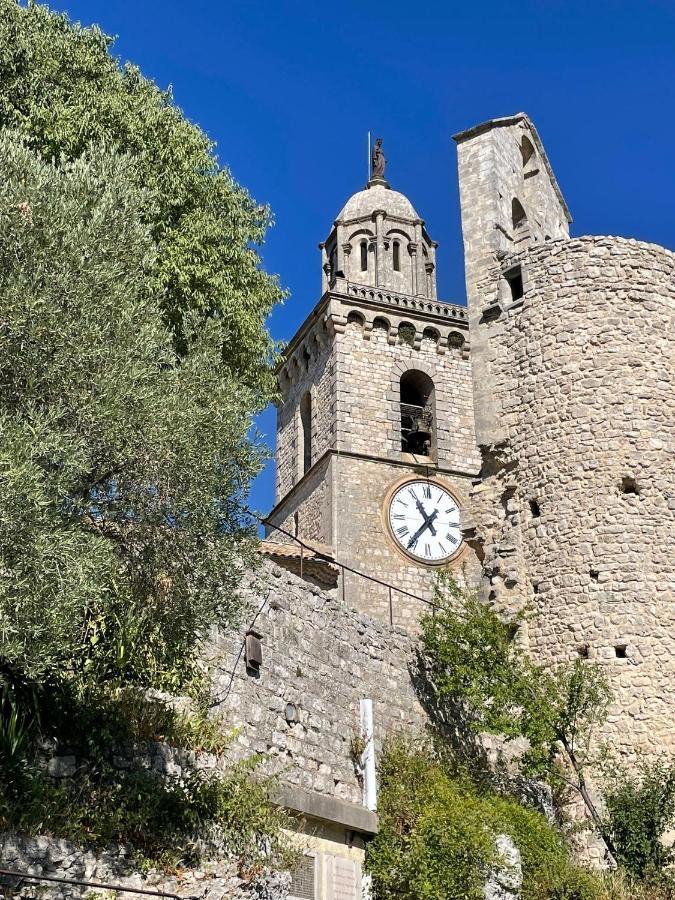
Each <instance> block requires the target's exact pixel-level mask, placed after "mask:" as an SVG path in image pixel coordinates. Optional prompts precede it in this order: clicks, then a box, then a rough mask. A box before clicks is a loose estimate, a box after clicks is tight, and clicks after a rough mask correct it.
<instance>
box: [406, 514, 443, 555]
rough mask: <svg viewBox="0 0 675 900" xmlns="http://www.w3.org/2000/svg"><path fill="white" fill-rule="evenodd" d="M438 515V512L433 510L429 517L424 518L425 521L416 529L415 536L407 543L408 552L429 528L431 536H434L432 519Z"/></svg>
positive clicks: (434, 530)
mask: <svg viewBox="0 0 675 900" xmlns="http://www.w3.org/2000/svg"><path fill="white" fill-rule="evenodd" d="M437 515H438V510H437V509H435V510H434V511H433V512H432V514H431V515H430V516H425V521H424V523H423V524H422V525H420V527H419V528H418V529H417V531H416V532H415V534H413V536H412V537H411V538H410V540H409V541H408V550H411V549H412V548H413V547H414V546H415V544H416V543H417V542H418V540H419V539H420V537H421V536H422V535H423V534H424V532H425V531H426V530H427V528H429V529H430V530H431V533H432V534H433V535H435V534H436V529H435V528H434V519H435V518H436V516H437Z"/></svg>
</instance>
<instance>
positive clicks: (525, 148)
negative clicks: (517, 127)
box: [520, 134, 536, 169]
mask: <svg viewBox="0 0 675 900" xmlns="http://www.w3.org/2000/svg"><path fill="white" fill-rule="evenodd" d="M520 155H521V156H522V159H523V169H529V168H530V165H531V164H532V162H533V161H534V160H535V159H536V150H535V149H534V144H533V143H532V141H531V140H530V139H529V137H528V136H527V135H526V134H524V135H523V137H522V140H521V142H520Z"/></svg>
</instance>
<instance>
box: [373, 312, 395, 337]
mask: <svg viewBox="0 0 675 900" xmlns="http://www.w3.org/2000/svg"><path fill="white" fill-rule="evenodd" d="M376 328H381V329H382V330H383V331H386V332H387V334H389V332H390V331H391V322H390V321H389V319H388V318H387V317H386V316H375V318H374V319H373V331H375V329H376Z"/></svg>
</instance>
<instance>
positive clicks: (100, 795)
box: [0, 682, 288, 866]
mask: <svg viewBox="0 0 675 900" xmlns="http://www.w3.org/2000/svg"><path fill="white" fill-rule="evenodd" d="M24 693H25V691H24ZM8 694H9V692H8ZM33 697H34V704H35V705H34V707H33V713H34V715H35V718H36V719H37V720H39V722H40V732H41V734H42V735H49V736H50V738H51V740H52V742H53V743H55V744H56V745H57V746H60V747H66V748H68V752H69V753H72V754H74V755H75V756H76V758H77V760H78V770H77V771H76V773H75V774H74V776H72V777H69V778H62V779H58V780H57V779H54V778H52V777H50V776H49V775H48V774H47V773H46V771H45V768H44V765H43V763H42V762H41V759H40V754H39V753H38V752H37V748H36V747H35V746H34V743H33V740H32V739H33V737H34V732H33V730H32V729H25V728H24V730H23V731H22V729H21V727H19V728H16V729H14V731H12V730H11V722H12V720H11V718H10V719H8V718H7V716H5V717H4V721H5V725H4V731H3V732H0V754H2V758H1V761H2V766H1V767H0V829H2V828H12V829H14V830H19V831H25V832H28V833H30V834H52V835H56V836H58V837H62V838H66V839H68V840H71V841H74V842H75V843H77V844H80V845H85V846H87V847H91V848H94V849H102V848H105V847H108V846H109V845H110V844H113V843H118V844H124V845H126V846H127V847H128V848H129V849H130V850H131V851H132V852H133V854H134V856H135V859H136V860H137V861H138V862H142V861H143V860H145V861H146V862H147V863H148V864H154V865H163V866H176V865H188V864H195V863H197V862H198V861H199V858H200V857H201V856H204V855H208V854H209V852H212V853H217V852H218V851H219V850H221V849H225V850H226V851H227V852H228V853H230V854H235V855H237V856H238V858H239V859H240V861H241V864H242V865H244V866H255V865H257V864H259V863H263V862H264V863H265V864H277V865H280V866H284V865H286V863H287V859H286V856H287V848H286V845H285V841H284V839H283V834H282V830H283V828H284V827H285V826H287V824H288V820H287V817H286V815H285V814H284V813H282V812H281V811H280V810H278V809H276V808H275V807H274V806H273V805H272V804H271V803H270V800H269V796H268V792H269V786H270V785H269V783H268V782H267V781H265V780H261V779H259V778H254V777H252V776H253V774H254V773H253V771H252V770H253V769H254V768H255V766H256V765H257V762H258V761H259V758H257V757H256V758H252V759H251V760H249V761H247V762H245V763H241V764H239V765H230V766H229V767H228V768H226V769H224V770H222V769H218V770H215V771H213V770H204V769H199V768H197V765H196V763H197V757H196V756H195V752H196V751H207V752H210V753H215V754H218V755H220V754H222V753H224V752H225V750H226V749H227V747H228V745H229V743H230V740H231V738H232V735H231V734H230V735H227V734H224V733H223V730H222V722H221V721H220V720H219V719H217V718H214V719H208V718H206V717H205V716H204V715H203V714H202V713H201V712H199V711H197V712H195V713H192V712H188V711H177V710H176V709H174V708H173V706H172V705H170V703H167V702H165V701H164V700H163V699H155V698H152V697H149V696H146V695H144V694H143V693H142V692H140V691H139V690H138V689H136V688H131V687H127V688H117V689H114V690H111V689H110V688H107V687H96V689H92V688H90V689H89V690H88V692H87V693H86V694H84V695H83V694H82V693H81V691H80V689H78V688H77V686H75V685H72V684H68V683H66V684H63V683H59V682H56V683H54V684H53V685H51V686H49V685H45V684H44V683H41V684H39V685H37V686H36V687H35V689H34V691H33ZM10 705H11V708H12V709H16V704H15V703H14V702H13V700H12V702H11V704H10ZM23 705H24V706H27V705H28V704H26V702H25V698H24V704H23ZM15 734H18V736H19V739H20V740H19V743H20V744H21V746H18V747H17V746H16V741H13V742H12V743H11V746H10V749H11V751H12V755H11V760H12V761H13V763H14V764H13V765H11V766H9V765H6V753H5V749H6V748H5V745H6V743H8V742H7V741H5V736H6V735H7V736H9V737H12V736H14V735H15ZM158 742H161V745H160V744H158ZM160 747H161V754H162V755H165V754H167V753H172V754H173V758H174V759H175V760H176V761H178V762H179V763H180V766H181V769H182V771H181V773H180V775H163V774H160V773H158V772H156V771H154V770H153V769H152V768H151V767H150V768H146V767H145V766H144V765H143V764H142V762H141V761H142V760H147V761H149V762H151V761H152V760H153V758H154V756H155V755H156V754H157V752H158V751H159V750H160Z"/></svg>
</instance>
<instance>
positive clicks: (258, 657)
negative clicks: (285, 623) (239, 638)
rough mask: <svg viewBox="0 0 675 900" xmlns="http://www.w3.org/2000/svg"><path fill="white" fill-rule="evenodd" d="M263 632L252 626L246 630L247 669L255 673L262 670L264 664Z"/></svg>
mask: <svg viewBox="0 0 675 900" xmlns="http://www.w3.org/2000/svg"><path fill="white" fill-rule="evenodd" d="M261 641H262V634H261V633H260V632H259V631H254V630H253V629H252V628H251V629H249V630H248V631H247V632H246V641H245V658H246V671H247V672H251V673H255V672H259V671H260V666H261V665H262V661H263V658H262V643H261Z"/></svg>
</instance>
